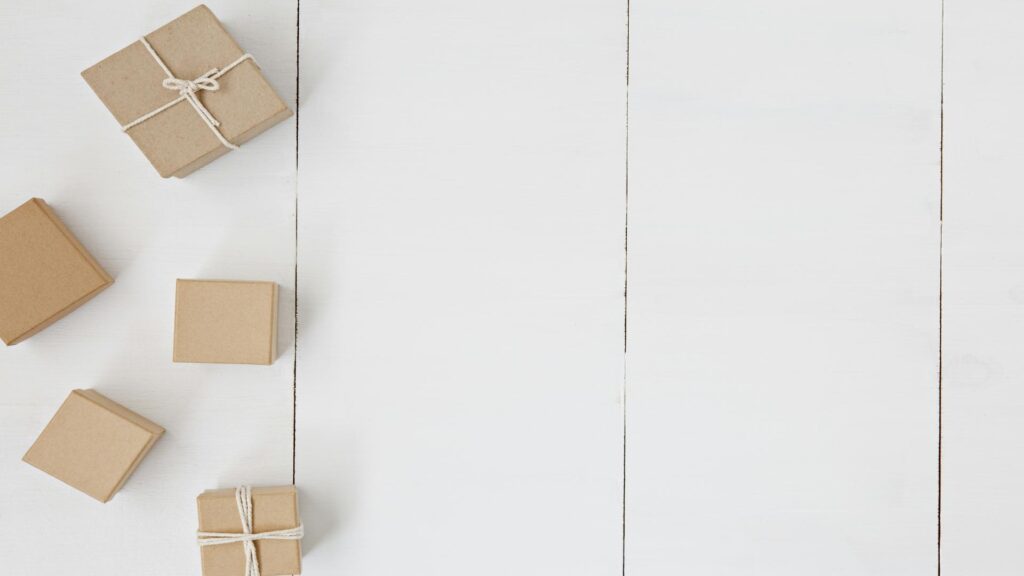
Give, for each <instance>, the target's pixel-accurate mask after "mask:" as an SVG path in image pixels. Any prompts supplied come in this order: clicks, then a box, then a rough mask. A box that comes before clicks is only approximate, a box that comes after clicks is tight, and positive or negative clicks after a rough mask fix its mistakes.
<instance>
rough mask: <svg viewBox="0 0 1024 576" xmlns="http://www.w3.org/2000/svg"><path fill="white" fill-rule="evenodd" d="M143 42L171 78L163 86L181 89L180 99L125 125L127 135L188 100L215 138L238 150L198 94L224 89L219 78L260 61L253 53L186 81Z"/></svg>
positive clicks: (243, 55)
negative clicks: (244, 64) (178, 76)
mask: <svg viewBox="0 0 1024 576" xmlns="http://www.w3.org/2000/svg"><path fill="white" fill-rule="evenodd" d="M139 41H140V42H142V45H143V46H145V47H146V50H147V51H148V52H149V54H150V56H152V57H153V60H156V63H157V64H159V65H160V68H161V69H163V71H164V74H166V75H167V78H164V81H163V82H161V85H162V86H163V87H164V88H166V89H168V90H177V91H178V97H177V98H175V99H174V100H171V101H170V102H168V103H167V104H164V105H163V106H161V107H159V108H157V109H156V110H153V111H152V112H149V113H147V114H143V115H142V116H139V117H138V118H136V119H135V120H132V121H131V122H129V123H127V124H125V125H124V126H121V130H122V131H124V132H127V131H128V130H129V129H131V128H134V127H135V126H138V125H139V124H142V123H143V122H145V121H146V120H149V119H150V118H152V117H154V116H156V115H157V114H159V113H161V112H163V111H164V110H167V109H168V108H170V107H171V106H174V105H175V104H177V103H178V102H181V101H182V100H187V101H188V103H189V104H191V105H192V108H193V109H194V110H195V111H196V113H197V114H199V118H200V119H202V121H203V122H204V123H205V124H206V125H207V126H208V127H209V128H210V131H212V132H213V135H214V136H216V137H217V140H220V143H221V144H223V145H224V146H226V147H228V148H230V149H232V150H238V146H236V145H235V144H232V143H231V142H228V140H227V138H225V137H224V135H223V134H221V133H220V129H219V128H218V127H219V126H220V122H218V121H217V119H216V118H214V117H213V114H211V113H210V111H209V110H207V109H206V106H203V103H202V102H200V101H199V96H197V95H196V93H197V92H200V91H202V90H208V91H210V92H216V91H217V90H220V83H219V82H217V78H220V77H221V76H223V75H225V74H227V73H228V72H230V71H231V69H232V68H234V67H235V66H238V65H239V64H241V63H242V62H245V61H246V60H252V61H253V63H255V62H256V59H255V58H253V57H252V54H249V53H248V52H247V53H245V54H242V55H241V56H240V57H239V58H238V59H237V60H235V61H234V62H232V63H231V64H228V65H227V66H225V67H223V68H213V69H211V70H209V71H208V72H207V73H206V74H203V75H202V76H200V77H198V78H196V79H195V80H182V79H181V78H176V77H175V76H174V74H173V73H171V70H170V68H168V67H167V64H164V61H163V59H161V58H160V56H159V55H158V54H157V53H156V50H153V47H152V46H150V44H149V42H148V41H147V40H146V39H145V38H144V37H143V38H139Z"/></svg>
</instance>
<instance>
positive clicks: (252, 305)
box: [174, 280, 277, 365]
mask: <svg viewBox="0 0 1024 576" xmlns="http://www.w3.org/2000/svg"><path fill="white" fill-rule="evenodd" d="M276 358H277V284H275V283H273V282H241V281H232V280H178V285H177V295H176V298H175V307H174V361H175V362H199V363H214V364H266V365H269V364H273V363H274V360H275V359H276Z"/></svg>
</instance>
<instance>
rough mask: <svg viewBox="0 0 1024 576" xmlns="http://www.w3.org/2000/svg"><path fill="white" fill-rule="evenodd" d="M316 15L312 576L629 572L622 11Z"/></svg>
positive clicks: (303, 262)
mask: <svg viewBox="0 0 1024 576" xmlns="http://www.w3.org/2000/svg"><path fill="white" fill-rule="evenodd" d="M301 20H302V40H301V60H302V65H301V70H302V75H301V119H300V150H301V154H302V156H301V163H300V167H299V189H300V191H299V198H300V202H299V223H300V227H299V231H300V237H299V267H298V270H299V330H300V336H299V347H298V358H299V370H298V394H297V398H298V430H297V443H298V444H297V458H298V461H297V466H298V477H297V482H298V485H299V486H300V488H301V490H302V491H303V495H304V496H303V497H304V499H305V500H304V521H305V524H306V526H307V528H308V531H309V536H308V537H307V539H306V543H305V546H306V558H305V569H306V571H307V572H309V573H311V574H313V573H320V572H323V573H326V572H331V573H351V574H364V575H367V576H369V575H373V574H381V575H384V574H406V573H415V574H470V573H480V572H484V573H488V574H552V575H564V574H588V575H602V574H603V575H611V574H619V573H620V572H621V555H620V547H621V489H622V487H621V480H622V479H621V474H622V454H621V433H622V431H621V406H620V402H619V395H620V389H621V387H622V382H623V372H622V371H623V356H622V345H623V330H622V315H623V296H622V289H623V265H624V254H623V240H624V226H623V224H624V222H623V217H624V140H625V134H624V130H625V124H624V112H625V102H624V95H625V93H624V83H623V74H624V69H625V50H624V48H625V11H624V6H623V4H622V3H621V2H619V1H617V0H616V1H604V0H601V1H598V2H593V1H592V0H587V1H584V0H558V1H555V2H550V1H547V2H540V1H537V0H529V1H527V2H525V3H523V2H520V3H517V4H514V5H513V4H507V5H500V6H499V5H495V4H490V3H481V2H474V1H472V0H446V1H443V2H439V3H438V2H435V3H430V4H425V3H414V2H399V1H397V0H385V1H382V2H374V3H373V4H372V5H371V4H358V3H355V4H352V3H336V2H327V1H305V2H303V3H302V15H301Z"/></svg>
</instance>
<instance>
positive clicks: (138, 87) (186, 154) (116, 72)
mask: <svg viewBox="0 0 1024 576" xmlns="http://www.w3.org/2000/svg"><path fill="white" fill-rule="evenodd" d="M145 39H146V41H147V42H148V43H149V45H150V46H152V48H153V51H154V52H155V53H156V55H157V56H158V57H159V58H160V59H161V60H162V61H163V62H164V64H165V65H166V66H167V68H168V69H169V71H170V73H171V74H172V75H173V76H174V78H176V79H180V80H183V81H195V80H197V79H198V78H199V77H201V76H203V75H205V74H207V73H208V72H210V71H213V70H220V69H222V68H226V67H228V66H229V65H230V64H232V63H233V62H235V61H236V60H238V59H239V58H240V57H242V56H243V55H244V54H245V51H244V50H242V48H241V47H240V46H239V45H238V43H236V42H235V40H234V38H232V37H231V35H230V34H228V32H227V30H225V29H224V26H223V25H222V24H221V23H220V21H219V20H218V19H217V17H216V16H214V14H213V12H211V11H210V9H209V8H207V7H206V6H202V5H201V6H197V7H196V8H193V9H192V10H190V11H189V12H187V13H185V14H184V15H182V16H180V17H178V18H176V19H175V20H173V21H171V22H170V23H168V24H166V25H164V26H162V27H160V28H158V29H157V30H155V31H153V32H151V33H149V34H147V35H146V36H145ZM82 77H83V78H84V79H85V81H86V82H87V83H88V84H89V86H90V87H91V88H92V89H93V91H94V92H95V93H96V95H97V96H99V98H100V100H101V101H103V104H104V105H106V107H107V109H108V110H110V113H111V114H113V115H114V118H115V119H116V120H117V122H118V124H119V125H120V126H122V127H123V126H126V125H128V124H130V123H132V122H133V121H135V120H137V119H139V118H141V117H143V116H145V115H147V114H149V113H151V112H153V111H155V110H157V109H159V108H160V107H162V106H164V105H165V104H168V103H169V102H171V101H173V100H175V99H177V98H178V97H179V95H180V94H181V93H180V92H179V89H178V88H176V87H174V86H172V87H171V88H167V87H165V86H164V84H163V82H164V80H166V79H168V76H167V73H166V72H165V71H164V70H163V68H161V66H160V64H159V63H158V62H157V61H156V59H155V58H154V57H153V55H152V54H150V52H149V50H148V49H147V48H146V46H145V45H144V44H143V43H142V42H141V41H136V42H134V43H132V44H131V45H129V46H128V47H126V48H124V49H122V50H120V51H118V52H116V53H115V54H113V55H111V56H110V57H108V58H106V59H105V60H103V61H102V62H100V63H99V64H96V65H94V66H92V67H90V68H89V69H87V70H85V71H84V72H82ZM215 82H216V85H217V88H216V89H198V90H196V91H195V95H196V97H197V98H198V100H199V102H200V103H201V104H202V105H203V106H204V107H205V108H206V109H207V110H209V112H210V114H211V115H212V116H213V118H214V119H215V120H216V121H218V122H219V123H220V126H219V127H218V128H217V129H218V130H219V131H220V133H221V134H222V135H223V137H224V138H225V139H227V141H228V142H230V143H232V144H234V145H236V146H237V145H241V144H243V143H245V142H246V141H248V140H250V139H251V138H253V137H255V136H256V135H257V134H259V133H261V132H263V131H264V130H266V129H268V128H270V127H271V126H273V125H274V124H277V123H278V122H281V121H282V120H285V119H287V118H288V117H289V116H291V115H292V112H291V110H290V109H289V108H288V105H287V104H285V102H284V100H282V99H281V97H280V96H278V95H277V93H276V92H275V91H274V89H273V88H272V87H271V86H270V84H269V83H268V82H267V80H266V78H264V77H263V73H262V72H261V71H260V68H259V66H258V65H257V64H256V62H255V60H254V59H250V60H245V61H243V62H242V63H240V64H238V65H237V66H236V67H234V68H232V69H230V70H228V71H227V72H225V73H224V75H223V76H220V77H218V78H216V79H215ZM127 132H128V135H129V136H130V137H131V139H132V140H133V141H134V142H135V144H136V145H137V146H138V147H139V149H140V150H142V153H143V154H145V155H146V158H148V159H149V161H150V163H152V164H153V167H154V168H156V170H157V172H159V173H160V175H161V176H163V177H164V178H167V177H170V176H175V177H179V178H180V177H183V176H185V175H187V174H190V173H191V172H193V171H195V170H197V169H198V168H200V167H202V166H205V165H206V164H208V163H210V162H211V161H213V160H214V159H215V158H218V157H220V156H222V155H223V154H225V153H227V152H228V151H229V150H230V149H229V148H227V147H226V146H224V145H223V144H222V143H221V141H220V140H219V139H218V138H217V136H216V134H214V132H213V130H212V129H211V128H210V126H208V125H207V124H206V123H205V122H204V121H203V120H202V117H201V116H200V114H199V112H198V111H197V110H196V109H195V108H194V107H193V105H192V104H191V103H190V102H188V101H186V100H182V101H180V102H178V103H176V104H174V105H173V106H171V107H170V108H168V109H166V110H164V111H162V112H159V113H158V114H156V115H154V116H152V117H151V118H149V119H147V120H145V121H143V122H142V123H140V124H138V125H136V126H133V127H131V128H129V129H128V130H127Z"/></svg>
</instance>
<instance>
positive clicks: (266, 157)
mask: <svg viewBox="0 0 1024 576" xmlns="http://www.w3.org/2000/svg"><path fill="white" fill-rule="evenodd" d="M188 8H190V6H189V5H182V4H181V3H180V2H171V1H166V0H156V1H151V2H146V3H138V2H115V1H104V2H94V3H89V4H88V5H86V4H82V3H76V2H64V1H61V2H54V3H47V4H45V5H43V4H36V3H32V2H4V3H2V4H0V36H2V37H3V38H4V44H5V45H4V49H3V51H0V72H2V74H3V75H4V77H5V78H7V79H8V80H9V81H5V82H2V83H0V150H2V151H3V154H4V158H5V160H4V162H3V166H4V167H3V173H4V183H3V185H2V186H0V211H6V210H9V209H12V208H14V207H16V206H18V205H19V204H21V203H22V202H24V201H25V200H27V199H28V198H30V197H32V196H38V197H42V198H45V199H46V200H47V201H48V202H49V203H50V204H51V205H52V207H53V208H54V209H55V210H56V211H57V213H58V214H59V215H60V216H61V218H62V219H63V221H64V223H65V224H66V225H67V226H68V228H69V229H71V230H72V231H73V232H74V234H75V235H76V236H77V237H78V239H79V240H81V242H82V244H83V245H85V246H86V247H87V248H88V249H89V251H90V252H91V253H92V254H93V256H95V258H96V260H97V261H99V262H100V263H101V264H102V265H103V266H104V268H105V269H106V270H107V271H108V272H109V273H110V274H111V276H113V277H114V278H115V283H114V285H113V286H111V287H110V288H109V289H108V290H106V291H105V292H103V293H102V294H100V295H99V296H98V297H97V298H96V299H94V300H93V301H91V302H89V303H87V304H86V305H85V306H83V307H82V308H80V309H79V310H77V311H75V312H74V313H73V314H71V315H69V316H68V317H66V318H64V319H62V320H60V321H59V322H57V323H56V324H54V325H53V326H51V327H50V328H48V329H47V330H45V331H43V332H41V333H40V334H37V335H36V336H33V337H32V338H31V339H29V340H27V341H26V342H24V343H22V344H19V345H18V346H15V347H10V348H0V388H2V390H3V395H4V398H3V400H2V401H0V478H3V487H4V491H5V496H4V497H3V498H0V558H2V559H3V570H2V571H3V572H4V573H5V574H39V575H56V574H70V573H77V574H145V575H153V576H163V575H168V576H170V575H181V574H198V572H199V551H198V550H197V548H196V545H195V542H194V538H195V536H194V535H195V530H196V509H195V497H196V495H197V494H199V493H200V492H201V491H203V490H205V489H208V488H215V487H219V486H231V485H234V484H236V483H238V482H243V481H246V482H251V483H254V484H283V483H288V482H289V481H290V480H291V473H292V357H291V349H292V339H291V334H292V333H293V329H292V326H293V325H292V318H293V317H294V311H293V309H292V306H291V303H292V301H293V298H292V297H291V295H293V294H294V292H293V291H292V289H291V287H292V285H293V271H294V257H295V252H294V250H295V248H294V234H295V232H294V215H293V211H292V207H293V205H294V194H295V133H294V125H292V124H285V125H282V126H279V127H276V128H274V129H273V130H270V131H268V132H267V133H266V134H264V135H263V136H262V137H260V138H258V139H255V140H253V141H251V142H250V143H249V144H247V145H246V146H245V147H244V148H243V149H242V150H241V151H239V152H234V153H232V154H229V155H227V156H226V157H224V158H222V159H220V160H218V161H217V162H216V163H215V164H214V165H212V166H210V167H208V168H206V169H204V170H201V171H199V172H196V173H195V174H193V175H192V176H190V177H189V178H187V179H185V180H169V181H164V180H161V179H160V178H159V176H157V175H156V174H155V173H154V171H153V168H152V167H151V166H150V165H149V163H148V162H147V161H146V160H145V158H144V157H143V156H142V154H141V153H140V152H139V151H138V150H137V149H136V147H135V145H134V144H133V143H132V142H131V140H130V139H129V138H128V137H127V136H125V135H124V134H122V133H121V132H120V130H119V127H118V126H117V123H116V122H115V121H114V120H113V119H112V118H111V117H110V114H109V113H108V112H107V111H106V110H105V109H104V107H103V105H102V104H101V103H100V101H99V100H98V99H97V98H96V96H95V95H94V94H93V93H92V91H91V90H90V89H89V87H88V86H87V85H86V84H85V82H84V81H83V80H82V78H81V76H80V75H79V73H80V72H81V71H82V70H83V69H85V68H86V67H88V66H90V65H92V64H94V63H95V62H97V61H99V60H100V59H101V58H103V57H104V56H106V55H107V54H110V53H111V52H113V51H115V50H117V49H119V48H121V47H123V46H124V45H126V44H127V43H129V42H131V41H132V40H134V39H136V38H137V37H138V36H139V35H140V34H142V33H144V32H146V31H148V30H152V29H154V28H155V27H157V26H159V25H161V24H162V23H164V22H167V21H169V20H171V19H172V18H174V17H176V16H178V15H179V14H180V13H182V12H184V11H185V10H187V9H188ZM212 8H213V9H214V10H215V11H216V13H217V15H218V16H219V17H220V18H221V19H222V20H223V21H224V22H225V24H226V25H227V26H228V28H229V29H230V30H231V31H232V33H233V34H234V36H235V38H236V39H238V41H239V43H241V44H242V45H243V46H244V47H245V48H246V49H248V50H249V51H251V52H252V53H253V54H254V55H256V57H257V58H258V59H259V62H260V64H261V65H262V67H263V69H264V71H265V73H266V75H267V76H268V78H269V79H270V81H271V82H272V83H273V84H274V85H275V87H276V88H277V89H278V90H279V91H280V92H281V93H282V94H285V95H293V94H294V92H295V20H296V6H295V3H294V2H274V3H268V4H262V5H254V4H251V3H247V2H235V1H230V0H225V1H218V2H217V3H216V4H215V5H213V6H212ZM13 79H17V80H16V81H13ZM289 126H290V127H289ZM179 277H185V278H195V277H199V278H204V277H205V278H209V277H216V278H227V279H250V278H254V279H261V280H272V281H276V282H278V283H279V284H280V285H281V286H282V287H283V289H284V292H285V293H287V294H288V295H286V296H285V297H283V298H282V308H281V311H280V317H281V319H282V320H281V322H282V326H281V332H282V341H281V342H280V348H281V350H282V353H281V355H280V357H279V358H278V360H277V362H276V363H275V364H274V365H273V366H272V367H243V366H200V365H184V364H178V365H175V364H172V363H171V345H172V322H173V318H174V284H175V282H174V281H175V279H176V278H179ZM73 388H96V389H97V390H98V391H99V392H101V393H103V394H104V395H107V396H109V397H110V398H111V399H113V400H115V401H116V402H119V403H122V404H124V405H125V406H126V407H128V408H130V409H132V410H134V411H137V412H138V413H139V414H141V415H143V416H145V417H147V418H149V419H152V420H153V421H155V422H156V423H158V424H160V425H162V426H164V427H165V428H166V429H167V434H166V435H165V436H164V437H163V438H162V439H161V440H160V442H158V443H157V444H156V446H155V447H154V449H153V451H152V452H151V453H150V454H149V455H148V456H147V458H146V460H145V461H144V462H143V463H142V465H141V466H140V467H139V468H138V470H137V471H136V472H135V474H133V476H132V477H131V479H130V480H129V481H128V482H127V483H126V484H125V486H124V488H123V489H122V490H121V491H120V492H119V493H118V494H117V495H116V496H115V497H114V499H113V500H111V501H110V502H109V503H107V504H100V503H98V502H95V501H93V500H92V499H90V498H89V497H88V496H85V495H83V494H80V493H78V492H76V491H74V490H72V489H69V488H67V487H66V486H63V485H62V484H60V483H59V482H58V481H56V480H54V479H52V478H49V477H47V476H46V475H45V474H43V473H42V472H40V471H38V470H36V469H34V468H32V467H31V466H28V465H26V464H24V463H22V462H21V456H22V454H24V452H25V450H27V449H28V447H29V446H30V445H31V444H32V441H33V440H34V439H35V437H36V435H37V434H39V432H40V431H42V429H43V427H44V426H45V424H46V422H47V421H48V420H49V418H50V417H51V416H52V415H53V413H54V412H55V411H56V410H57V407H58V406H59V405H60V403H61V401H62V400H63V399H64V397H65V396H67V394H68V392H69V391H70V390H71V389H73Z"/></svg>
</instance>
